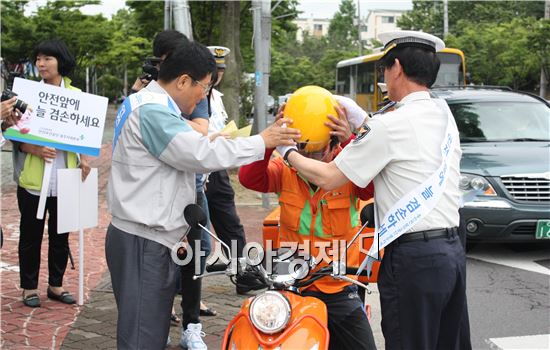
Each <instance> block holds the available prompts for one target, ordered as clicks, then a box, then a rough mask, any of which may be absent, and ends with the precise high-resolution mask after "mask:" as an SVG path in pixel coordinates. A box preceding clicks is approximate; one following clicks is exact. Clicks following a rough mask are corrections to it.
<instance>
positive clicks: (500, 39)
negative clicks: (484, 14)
mask: <svg viewBox="0 0 550 350" xmlns="http://www.w3.org/2000/svg"><path fill="white" fill-rule="evenodd" d="M549 37H550V27H549V26H547V25H546V26H545V25H544V21H543V20H535V19H533V18H516V19H514V20H512V21H511V22H507V23H500V24H499V23H487V24H482V25H480V24H473V23H469V24H464V30H463V34H462V35H460V36H450V37H449V38H448V39H447V43H448V45H450V46H454V47H459V48H461V49H462V50H463V51H464V54H465V56H466V57H467V68H468V70H469V71H470V73H471V77H472V82H474V83H476V84H487V85H504V86H511V87H513V88H514V89H521V90H533V89H534V87H535V86H536V85H537V83H538V78H539V77H540V67H541V66H543V65H544V64H546V67H547V68H548V66H547V62H548V60H547V57H548V56H550V52H549V51H550V50H549V49H550V45H549V43H548V38H549ZM545 59H546V63H545V62H544V61H545Z"/></svg>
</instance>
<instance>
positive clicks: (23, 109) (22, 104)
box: [13, 99, 29, 114]
mask: <svg viewBox="0 0 550 350" xmlns="http://www.w3.org/2000/svg"><path fill="white" fill-rule="evenodd" d="M28 106H29V105H28V104H26V103H25V102H23V101H21V100H19V99H18V100H16V101H15V106H14V107H13V108H14V109H18V110H19V111H21V113H23V114H25V112H26V111H27V107H28Z"/></svg>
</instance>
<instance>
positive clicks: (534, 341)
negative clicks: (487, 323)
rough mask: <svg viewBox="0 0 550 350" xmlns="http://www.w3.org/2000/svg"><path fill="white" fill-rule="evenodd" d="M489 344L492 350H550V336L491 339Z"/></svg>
mask: <svg viewBox="0 0 550 350" xmlns="http://www.w3.org/2000/svg"><path fill="white" fill-rule="evenodd" d="M488 343H489V346H490V347H491V349H502V350H508V349H510V350H511V349H525V350H539V349H540V350H547V349H550V334H539V335H527V336H522V337H505V338H491V339H489V341H488Z"/></svg>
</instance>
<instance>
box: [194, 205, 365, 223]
mask: <svg viewBox="0 0 550 350" xmlns="http://www.w3.org/2000/svg"><path fill="white" fill-rule="evenodd" d="M186 218H187V217H186ZM367 221H368V224H367V227H368V228H374V203H369V204H367V205H365V206H364V207H363V209H361V223H362V224H363V225H364V224H365V222H367Z"/></svg>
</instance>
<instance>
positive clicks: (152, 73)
mask: <svg viewBox="0 0 550 350" xmlns="http://www.w3.org/2000/svg"><path fill="white" fill-rule="evenodd" d="M160 63H161V59H160V58H158V57H147V58H146V59H145V63H144V64H143V66H141V69H142V70H143V74H142V75H141V76H140V77H139V78H140V79H145V80H147V81H151V80H157V78H158V76H159V66H160Z"/></svg>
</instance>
